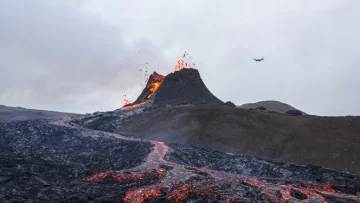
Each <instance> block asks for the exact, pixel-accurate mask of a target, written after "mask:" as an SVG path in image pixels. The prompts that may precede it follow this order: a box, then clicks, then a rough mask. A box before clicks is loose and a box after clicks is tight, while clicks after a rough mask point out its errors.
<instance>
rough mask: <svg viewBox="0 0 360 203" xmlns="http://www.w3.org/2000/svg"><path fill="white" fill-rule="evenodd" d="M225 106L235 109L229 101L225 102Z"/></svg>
mask: <svg viewBox="0 0 360 203" xmlns="http://www.w3.org/2000/svg"><path fill="white" fill-rule="evenodd" d="M225 105H226V106H231V107H236V105H235V104H234V103H232V102H231V101H227V102H225Z"/></svg>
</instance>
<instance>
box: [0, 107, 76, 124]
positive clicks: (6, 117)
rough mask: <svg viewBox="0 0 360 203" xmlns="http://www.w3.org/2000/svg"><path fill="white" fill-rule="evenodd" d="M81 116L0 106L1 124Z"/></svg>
mask: <svg viewBox="0 0 360 203" xmlns="http://www.w3.org/2000/svg"><path fill="white" fill-rule="evenodd" d="M79 115H80V114H74V113H63V112H55V111H45V110H36V109H26V108H22V107H9V106H5V105H0V122H6V121H17V120H33V119H48V120H59V119H61V118H63V117H67V118H69V117H72V118H73V117H77V116H79Z"/></svg>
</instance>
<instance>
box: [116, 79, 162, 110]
mask: <svg viewBox="0 0 360 203" xmlns="http://www.w3.org/2000/svg"><path fill="white" fill-rule="evenodd" d="M164 78H165V76H163V75H159V74H157V73H156V72H154V73H153V74H151V75H150V77H149V80H148V82H147V84H146V87H145V89H144V91H143V94H142V98H141V100H140V101H139V102H138V103H133V104H131V105H130V103H125V106H124V107H122V108H121V110H127V109H132V108H134V107H138V106H140V105H142V104H144V103H145V102H146V101H147V100H148V99H150V97H151V96H153V95H154V93H155V92H156V90H157V89H158V88H159V87H160V85H161V83H162V82H163V81H164Z"/></svg>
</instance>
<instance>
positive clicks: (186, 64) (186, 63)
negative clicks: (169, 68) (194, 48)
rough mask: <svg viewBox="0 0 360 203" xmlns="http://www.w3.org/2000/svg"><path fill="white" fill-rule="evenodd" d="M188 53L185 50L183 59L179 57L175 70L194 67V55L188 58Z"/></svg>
mask: <svg viewBox="0 0 360 203" xmlns="http://www.w3.org/2000/svg"><path fill="white" fill-rule="evenodd" d="M188 55H189V54H188V53H187V52H186V51H185V53H184V54H183V56H182V57H181V59H179V60H178V61H177V63H176V65H175V68H174V72H176V71H179V70H181V69H183V68H193V66H194V65H195V63H193V62H191V59H192V57H191V56H190V57H189V58H188Z"/></svg>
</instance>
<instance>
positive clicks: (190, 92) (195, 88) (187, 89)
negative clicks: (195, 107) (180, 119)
mask: <svg viewBox="0 0 360 203" xmlns="http://www.w3.org/2000/svg"><path fill="white" fill-rule="evenodd" d="M183 104H224V102H222V101H221V100H220V99H218V98H217V97H215V96H214V95H213V94H212V93H211V92H210V91H209V89H208V88H207V87H206V86H205V84H204V82H203V81H202V79H201V77H200V74H199V71H198V70H197V69H189V68H184V69H181V70H179V71H176V72H174V73H170V74H169V75H167V76H166V77H165V79H164V82H163V83H162V84H161V86H160V87H159V89H158V90H157V92H156V97H155V99H154V105H155V106H164V105H183Z"/></svg>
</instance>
